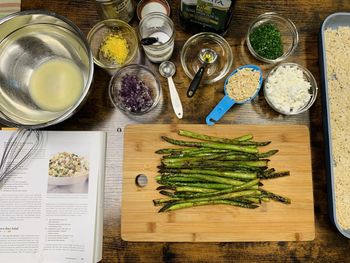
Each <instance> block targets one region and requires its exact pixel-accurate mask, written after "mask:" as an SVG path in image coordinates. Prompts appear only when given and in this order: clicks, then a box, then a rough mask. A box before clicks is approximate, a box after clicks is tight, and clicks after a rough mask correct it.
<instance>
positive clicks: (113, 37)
mask: <svg viewBox="0 0 350 263" xmlns="http://www.w3.org/2000/svg"><path fill="white" fill-rule="evenodd" d="M100 51H101V52H102V55H103V56H104V57H105V58H106V59H107V60H109V61H110V62H112V63H116V64H119V65H123V64H125V61H126V59H127V58H128V55H129V46H128V42H127V40H126V39H125V38H124V37H122V36H121V35H118V34H113V33H112V34H110V35H108V36H107V37H106V38H105V39H104V40H103V42H102V44H101V47H100Z"/></svg>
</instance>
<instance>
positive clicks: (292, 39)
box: [246, 12, 299, 64]
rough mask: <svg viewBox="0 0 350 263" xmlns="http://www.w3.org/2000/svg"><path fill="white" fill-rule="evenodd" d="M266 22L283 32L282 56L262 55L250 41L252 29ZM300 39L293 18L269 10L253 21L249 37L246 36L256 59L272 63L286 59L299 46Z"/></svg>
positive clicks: (249, 47)
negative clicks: (270, 57)
mask: <svg viewBox="0 0 350 263" xmlns="http://www.w3.org/2000/svg"><path fill="white" fill-rule="evenodd" d="M266 23H271V24H273V25H274V26H276V27H277V28H278V30H279V31H280V32H281V41H282V46H283V54H282V56H280V57H278V58H276V59H268V58H264V57H262V56H261V55H259V54H258V53H257V52H256V51H255V50H254V48H253V47H252V45H251V42H250V37H249V36H250V34H251V33H252V31H253V30H254V29H256V28H257V27H259V26H261V25H263V24H266ZM298 41H299V36H298V30H297V28H296V26H295V25H294V23H293V22H292V21H291V20H289V19H287V18H284V17H282V16H280V15H278V14H276V13H274V12H269V13H265V14H262V15H260V16H258V17H257V18H256V19H255V20H254V21H253V23H252V24H251V25H250V27H249V29H248V33H247V37H246V42H247V46H248V49H249V51H250V53H251V54H252V55H253V56H254V57H255V58H256V59H258V60H260V61H263V62H266V63H270V64H274V63H279V62H281V61H283V60H285V59H286V58H288V57H289V56H290V55H291V54H292V53H293V52H294V50H295V49H296V48H297V46H298Z"/></svg>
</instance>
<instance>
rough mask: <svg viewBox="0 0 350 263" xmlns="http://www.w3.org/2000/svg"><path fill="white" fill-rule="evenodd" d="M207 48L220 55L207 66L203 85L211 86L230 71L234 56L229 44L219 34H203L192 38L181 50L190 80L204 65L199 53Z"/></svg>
mask: <svg viewBox="0 0 350 263" xmlns="http://www.w3.org/2000/svg"><path fill="white" fill-rule="evenodd" d="M205 48H209V49H212V50H214V51H215V52H216V53H217V55H218V57H217V59H216V61H215V62H214V63H212V64H208V65H207V67H206V68H205V73H204V75H203V78H202V83H204V84H211V83H214V82H217V81H219V80H221V79H222V78H223V77H225V75H226V74H227V73H228V72H229V71H230V68H231V66H232V62H233V55H232V50H231V47H230V45H229V43H228V42H227V41H226V40H225V39H224V38H223V37H222V36H220V35H218V34H215V33H209V32H203V33H199V34H196V35H194V36H192V37H190V38H189V39H188V40H187V41H186V43H185V45H184V46H183V48H182V50H181V65H182V68H183V70H184V71H185V74H186V75H187V76H188V77H189V78H190V79H193V77H194V75H196V73H197V71H198V69H199V68H200V67H201V66H202V65H203V62H202V61H201V60H200V58H199V53H200V51H201V50H202V49H205Z"/></svg>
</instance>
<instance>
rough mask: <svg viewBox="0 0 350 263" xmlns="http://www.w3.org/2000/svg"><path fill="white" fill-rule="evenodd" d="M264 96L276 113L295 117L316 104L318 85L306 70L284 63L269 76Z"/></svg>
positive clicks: (293, 64) (266, 80) (265, 84)
mask: <svg viewBox="0 0 350 263" xmlns="http://www.w3.org/2000/svg"><path fill="white" fill-rule="evenodd" d="M264 96H265V99H266V102H267V103H268V104H269V105H270V106H271V108H273V109H274V110H275V111H277V112H279V113H281V114H284V115H295V114H299V113H302V112H305V111H307V110H308V109H309V108H310V107H311V106H312V105H313V104H314V102H315V100H316V97H317V83H316V80H315V78H314V77H313V75H312V74H311V72H310V71H309V70H307V69H306V68H304V67H302V66H300V65H298V64H295V63H283V64H280V65H278V66H277V67H275V68H273V69H272V70H271V71H270V72H269V74H268V75H267V77H266V79H265V83H264Z"/></svg>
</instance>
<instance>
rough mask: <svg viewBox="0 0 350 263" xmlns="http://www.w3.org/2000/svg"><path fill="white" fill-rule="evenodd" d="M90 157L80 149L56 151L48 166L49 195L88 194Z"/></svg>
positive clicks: (51, 156) (51, 155)
mask: <svg viewBox="0 0 350 263" xmlns="http://www.w3.org/2000/svg"><path fill="white" fill-rule="evenodd" d="M87 156H89V155H88V154H87V153H84V152H82V151H81V149H79V151H77V150H75V151H74V150H71V151H68V150H67V151H55V152H53V153H51V154H50V157H49V164H48V166H49V167H48V190H47V192H48V193H53V194H56V193H65V194H69V193H72V194H85V193H88V183H89V160H88V158H87Z"/></svg>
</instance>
